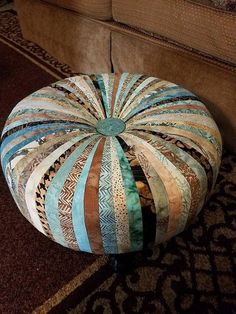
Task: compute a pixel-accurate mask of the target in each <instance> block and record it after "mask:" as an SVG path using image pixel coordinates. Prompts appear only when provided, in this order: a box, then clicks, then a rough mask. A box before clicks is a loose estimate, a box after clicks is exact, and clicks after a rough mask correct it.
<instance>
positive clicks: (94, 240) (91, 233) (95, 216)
mask: <svg viewBox="0 0 236 314" xmlns="http://www.w3.org/2000/svg"><path fill="white" fill-rule="evenodd" d="M104 144H105V138H102V139H101V141H100V143H99V145H98V148H97V150H96V152H95V155H94V158H93V161H92V164H91V167H90V171H89V175H88V178H87V182H86V187H85V197H84V211H85V225H86V229H87V232H88V238H89V242H90V246H91V249H92V252H93V253H95V254H103V253H104V252H103V245H102V236H101V231H100V219H99V178H100V171H101V164H102V163H101V161H102V153H103V148H104Z"/></svg>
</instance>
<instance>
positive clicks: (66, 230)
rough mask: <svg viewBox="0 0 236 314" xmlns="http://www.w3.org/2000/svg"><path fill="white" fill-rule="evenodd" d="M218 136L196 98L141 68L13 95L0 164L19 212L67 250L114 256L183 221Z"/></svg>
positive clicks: (207, 178) (204, 191) (200, 191)
mask: <svg viewBox="0 0 236 314" xmlns="http://www.w3.org/2000/svg"><path fill="white" fill-rule="evenodd" d="M221 150H222V143H221V136H220V133H219V130H218V128H217V126H216V124H215V122H214V120H213V119H212V117H211V115H210V113H209V112H208V110H207V108H206V107H205V105H204V104H203V103H202V102H201V101H200V100H199V99H198V98H197V97H196V96H195V95H193V94H192V93H191V92H189V91H187V90H185V89H183V88H182V87H179V86H177V85H175V84H173V83H170V82H166V81H164V80H161V79H159V78H155V77H148V76H144V75H141V74H129V73H123V74H117V73H116V74H96V75H90V76H88V75H80V76H75V77H71V78H68V79H65V80H63V81H59V82H56V83H54V84H52V85H51V86H48V87H45V88H42V89H41V90H39V91H36V92H34V93H33V94H31V95H30V96H28V97H26V98H25V99H23V100H22V101H21V102H19V104H17V105H16V107H15V108H14V109H13V111H12V112H11V113H10V115H9V118H8V120H7V121H6V124H5V127H4V130H3V132H2V141H1V163H2V168H3V171H4V174H5V177H6V180H7V183H8V185H9V188H10V191H11V193H12V195H13V198H14V200H15V202H16V204H17V206H18V207H19V209H20V211H21V212H22V214H23V215H24V216H25V217H26V219H28V221H29V222H30V223H32V224H33V225H34V226H35V227H36V228H37V229H38V230H39V231H40V232H42V233H43V234H45V235H46V236H48V237H49V238H51V239H52V240H54V241H56V242H58V243H60V244H61V245H63V246H65V247H69V248H71V249H74V250H81V251H86V252H90V253H95V254H104V253H105V254H117V253H126V252H131V251H139V250H142V249H143V247H144V246H146V245H147V244H148V243H161V242H163V241H166V240H168V239H169V238H171V237H173V236H174V235H176V234H178V233H180V232H182V231H183V230H184V229H185V228H186V227H187V226H188V225H189V224H191V223H192V222H193V221H194V219H195V217H196V216H197V214H198V213H199V211H200V210H201V208H202V207H203V205H204V202H205V201H206V199H207V197H208V195H209V194H210V192H211V191H212V189H213V187H214V183H215V181H216V178H217V174H218V170H219V165H220V160H221Z"/></svg>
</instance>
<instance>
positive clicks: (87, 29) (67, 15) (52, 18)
mask: <svg viewBox="0 0 236 314" xmlns="http://www.w3.org/2000/svg"><path fill="white" fill-rule="evenodd" d="M16 7H17V12H18V16H19V20H20V25H21V29H22V32H23V36H24V37H25V38H26V39H28V40H30V41H33V42H35V43H37V44H38V45H39V46H41V47H42V48H44V49H45V50H46V51H48V52H49V53H50V54H51V55H53V56H54V57H56V58H57V59H58V60H59V61H61V62H64V63H66V64H68V65H70V66H71V67H72V69H73V70H74V71H75V72H82V73H98V72H110V71H111V62H110V30H109V29H108V28H107V27H105V26H103V25H101V24H99V23H97V22H96V21H95V20H91V19H87V18H85V17H83V16H80V15H78V14H76V13H73V12H71V11H69V10H66V9H62V8H59V7H56V6H53V5H51V4H48V3H45V2H42V1H38V0H35V1H30V0H17V1H16Z"/></svg>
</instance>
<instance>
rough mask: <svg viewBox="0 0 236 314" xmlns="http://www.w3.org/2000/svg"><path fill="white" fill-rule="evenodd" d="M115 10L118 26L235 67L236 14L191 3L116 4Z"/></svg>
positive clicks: (131, 1)
mask: <svg viewBox="0 0 236 314" xmlns="http://www.w3.org/2000/svg"><path fill="white" fill-rule="evenodd" d="M205 1H206V0H205ZM198 2H199V0H198ZM112 9H113V18H114V19H115V20H116V21H118V22H121V23H125V24H129V25H131V26H134V27H138V28H139V29H143V30H145V31H149V32H153V33H156V34H159V35H161V36H164V37H167V38H169V39H171V40H173V41H175V42H178V43H180V44H183V45H186V46H188V47H191V48H194V49H197V50H199V51H201V52H204V53H206V54H209V55H211V56H214V57H216V58H219V59H221V60H225V61H227V62H231V63H234V64H236V53H235V51H236V14H235V13H232V12H228V11H222V10H218V9H216V8H213V7H212V6H207V5H202V4H200V3H196V2H194V1H188V0H158V1H157V0H155V1H150V2H149V5H148V6H147V1H145V0H139V1H137V0H129V1H126V0H113V8H112Z"/></svg>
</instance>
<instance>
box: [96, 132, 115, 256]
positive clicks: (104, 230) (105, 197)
mask: <svg viewBox="0 0 236 314" xmlns="http://www.w3.org/2000/svg"><path fill="white" fill-rule="evenodd" d="M99 216H100V226H101V234H102V242H103V247H104V251H105V253H106V254H116V253H118V247H117V238H116V219H115V211H114V205H113V192H112V169H111V145H110V138H109V137H107V139H106V143H105V146H104V151H103V155H102V164H101V174H100V180H99Z"/></svg>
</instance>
